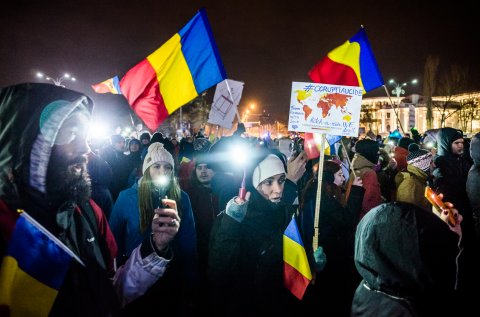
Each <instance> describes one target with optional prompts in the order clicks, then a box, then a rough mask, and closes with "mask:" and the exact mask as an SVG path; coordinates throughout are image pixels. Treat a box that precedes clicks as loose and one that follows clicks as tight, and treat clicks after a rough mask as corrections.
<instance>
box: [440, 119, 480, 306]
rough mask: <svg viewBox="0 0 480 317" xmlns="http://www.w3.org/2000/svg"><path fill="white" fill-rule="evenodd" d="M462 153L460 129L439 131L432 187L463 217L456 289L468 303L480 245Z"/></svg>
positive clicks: (479, 279)
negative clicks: (462, 254)
mask: <svg viewBox="0 0 480 317" xmlns="http://www.w3.org/2000/svg"><path fill="white" fill-rule="evenodd" d="M465 154H466V153H465V140H464V138H463V133H462V131H460V130H456V129H453V128H450V127H446V128H441V129H440V130H439V131H438V133H437V155H436V156H435V158H434V165H435V169H434V170H433V173H432V174H433V186H432V188H433V189H434V190H435V191H436V192H437V193H442V194H443V195H444V200H445V201H450V202H452V203H453V204H454V205H455V208H457V209H458V212H459V213H460V214H461V215H462V216H463V222H462V231H463V237H462V246H463V247H464V256H463V257H462V258H463V261H461V262H460V273H461V274H460V277H459V289H460V291H461V292H462V295H461V296H462V298H463V299H465V303H466V304H469V303H474V300H475V299H474V297H470V296H472V295H471V292H470V291H469V290H471V289H472V287H477V286H478V283H480V271H479V270H478V267H479V265H480V264H479V261H478V260H477V259H478V254H479V252H480V251H479V248H480V246H479V243H478V241H476V239H475V227H474V222H473V216H472V209H471V207H470V204H469V200H468V195H467V190H466V183H467V177H468V171H469V170H470V167H471V166H472V162H471V160H470V158H468V157H466V156H465ZM477 195H478V193H477ZM468 298H470V300H469V299H468Z"/></svg>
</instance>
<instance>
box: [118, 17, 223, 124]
mask: <svg viewBox="0 0 480 317" xmlns="http://www.w3.org/2000/svg"><path fill="white" fill-rule="evenodd" d="M226 78H227V76H226V73H225V69H224V67H223V64H222V61H221V59H220V55H219V53H218V49H217V46H216V44H215V40H214V38H213V34H212V31H211V29H210V24H209V22H208V19H207V15H206V13H205V10H204V9H202V10H200V11H199V12H198V13H197V14H196V15H195V16H194V17H193V18H192V19H191V20H190V21H189V22H188V23H187V24H186V25H185V26H184V27H183V28H182V29H181V30H180V31H179V32H178V33H176V34H175V35H174V36H173V37H172V38H170V39H169V40H168V41H167V42H166V43H165V44H163V45H162V46H161V47H160V48H159V49H157V50H156V51H155V52H153V53H152V54H150V55H149V56H147V58H146V59H144V60H143V61H141V62H140V63H138V64H137V65H136V66H134V67H133V68H132V69H130V70H129V71H128V72H127V73H126V74H125V76H124V77H123V78H122V79H121V80H120V89H121V93H122V94H123V95H124V96H125V97H126V98H127V101H128V103H129V104H130V106H131V107H132V109H133V110H134V111H135V113H136V114H137V115H138V117H139V118H141V119H142V120H143V122H144V123H145V125H146V126H147V127H148V128H149V129H150V130H151V131H154V130H156V129H157V128H158V126H159V125H160V124H161V123H162V122H163V121H164V120H165V119H166V118H167V117H168V116H169V115H170V114H171V113H173V112H174V111H175V110H177V109H178V108H180V107H181V106H183V105H185V104H186V103H188V102H190V101H191V100H193V99H194V98H196V97H197V96H198V95H199V94H200V93H202V92H203V91H205V90H206V89H208V88H210V87H212V86H214V85H216V84H217V83H219V82H221V81H222V80H224V79H226Z"/></svg>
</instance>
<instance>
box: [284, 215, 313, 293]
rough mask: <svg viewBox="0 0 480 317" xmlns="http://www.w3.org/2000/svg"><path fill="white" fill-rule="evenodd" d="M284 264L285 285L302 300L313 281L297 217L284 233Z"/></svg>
mask: <svg viewBox="0 0 480 317" xmlns="http://www.w3.org/2000/svg"><path fill="white" fill-rule="evenodd" d="M283 262H284V265H283V267H284V270H283V282H284V285H285V287H286V288H287V289H289V290H290V292H292V294H293V295H295V297H297V298H298V299H300V300H301V299H302V298H303V295H304V294H305V291H306V290H307V287H308V284H310V281H311V280H312V272H311V271H310V265H309V264H308V258H307V253H306V252H305V247H304V246H303V242H302V237H301V236H300V232H299V231H298V226H297V222H296V221H295V217H292V220H291V221H290V223H289V224H288V226H287V228H286V229H285V232H284V233H283Z"/></svg>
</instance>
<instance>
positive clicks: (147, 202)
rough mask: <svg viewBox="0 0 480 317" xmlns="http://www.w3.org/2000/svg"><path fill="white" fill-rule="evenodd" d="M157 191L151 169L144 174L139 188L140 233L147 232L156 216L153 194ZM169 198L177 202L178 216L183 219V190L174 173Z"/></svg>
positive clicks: (169, 186) (169, 187)
mask: <svg viewBox="0 0 480 317" xmlns="http://www.w3.org/2000/svg"><path fill="white" fill-rule="evenodd" d="M154 191H155V185H154V184H153V180H152V177H151V176H150V167H148V168H147V170H146V171H145V173H144V174H143V177H142V180H141V181H140V185H139V186H138V209H139V216H140V232H141V233H142V234H143V233H145V232H146V231H147V229H148V228H149V226H150V224H151V223H152V219H153V216H154V214H155V213H154V212H153V211H154V210H155V208H157V206H156V205H154V204H153V201H152V193H153V192H154ZM167 196H168V198H169V199H173V200H175V201H176V202H177V210H178V215H179V217H180V218H181V217H182V190H181V189H180V185H179V184H178V180H177V178H176V176H175V175H174V174H173V173H172V177H171V178H170V183H169V185H168V192H167Z"/></svg>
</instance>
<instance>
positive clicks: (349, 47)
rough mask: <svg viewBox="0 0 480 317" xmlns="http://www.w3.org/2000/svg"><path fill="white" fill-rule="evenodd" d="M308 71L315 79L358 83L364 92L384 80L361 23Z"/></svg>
mask: <svg viewBox="0 0 480 317" xmlns="http://www.w3.org/2000/svg"><path fill="white" fill-rule="evenodd" d="M308 75H309V76H310V79H312V81H313V82H315V83H323V84H330V85H342V86H356V87H362V88H363V90H364V93H366V92H368V91H370V90H372V89H375V88H378V87H380V86H382V85H383V84H384V81H383V78H382V75H381V74H380V70H379V69H378V65H377V62H376V61H375V56H374V55H373V52H372V48H371V46H370V42H369V41H368V38H367V32H366V31H365V29H364V28H363V27H362V28H361V29H360V31H358V33H357V34H355V35H354V36H353V37H352V38H351V39H349V40H348V41H346V42H345V43H343V44H342V45H340V46H339V47H337V48H335V49H334V50H332V51H331V52H330V53H328V55H327V56H326V57H325V58H323V59H322V60H321V61H320V62H318V63H317V64H316V65H315V66H314V67H313V68H312V69H311V70H310V72H309V73H308Z"/></svg>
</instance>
